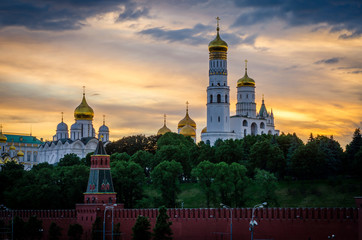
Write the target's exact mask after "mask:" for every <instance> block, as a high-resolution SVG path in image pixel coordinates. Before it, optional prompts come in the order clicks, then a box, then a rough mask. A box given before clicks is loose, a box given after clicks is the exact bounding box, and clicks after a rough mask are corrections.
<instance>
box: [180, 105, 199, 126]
mask: <svg viewBox="0 0 362 240" xmlns="http://www.w3.org/2000/svg"><path fill="white" fill-rule="evenodd" d="M186 125H190V126H191V127H193V128H194V129H196V123H195V121H194V120H192V119H191V118H190V116H189V102H186V116H185V117H184V118H183V119H182V120H181V121H179V123H178V125H177V128H178V129H180V128H183V127H184V126H186Z"/></svg>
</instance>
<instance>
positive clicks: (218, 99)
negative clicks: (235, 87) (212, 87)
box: [217, 94, 221, 103]
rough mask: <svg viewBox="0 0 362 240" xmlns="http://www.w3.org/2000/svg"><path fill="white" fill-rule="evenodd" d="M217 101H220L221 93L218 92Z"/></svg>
mask: <svg viewBox="0 0 362 240" xmlns="http://www.w3.org/2000/svg"><path fill="white" fill-rule="evenodd" d="M217 103H221V95H220V94H218V95H217Z"/></svg>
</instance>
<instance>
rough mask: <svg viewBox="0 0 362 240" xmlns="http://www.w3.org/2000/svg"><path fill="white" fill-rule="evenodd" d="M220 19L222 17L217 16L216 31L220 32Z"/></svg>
mask: <svg viewBox="0 0 362 240" xmlns="http://www.w3.org/2000/svg"><path fill="white" fill-rule="evenodd" d="M219 21H220V18H219V17H216V22H217V23H216V31H217V33H219V31H220V25H219Z"/></svg>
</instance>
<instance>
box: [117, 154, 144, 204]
mask: <svg viewBox="0 0 362 240" xmlns="http://www.w3.org/2000/svg"><path fill="white" fill-rule="evenodd" d="M111 173H112V178H113V183H114V187H115V191H116V192H117V195H118V197H117V198H118V199H119V200H120V201H121V202H122V203H124V204H125V207H126V208H133V207H134V206H135V204H136V203H137V200H139V199H141V198H142V196H143V185H144V184H145V182H146V178H145V175H144V171H143V169H142V167H141V166H140V165H139V164H137V163H135V162H131V161H130V162H125V161H116V162H112V163H111Z"/></svg>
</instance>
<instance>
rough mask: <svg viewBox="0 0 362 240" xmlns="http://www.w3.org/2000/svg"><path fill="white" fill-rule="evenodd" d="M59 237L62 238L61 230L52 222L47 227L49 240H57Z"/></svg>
mask: <svg viewBox="0 0 362 240" xmlns="http://www.w3.org/2000/svg"><path fill="white" fill-rule="evenodd" d="M60 236H62V228H61V227H59V226H58V225H57V224H56V223H55V222H52V223H51V224H50V227H49V240H58V239H59V237H60Z"/></svg>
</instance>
